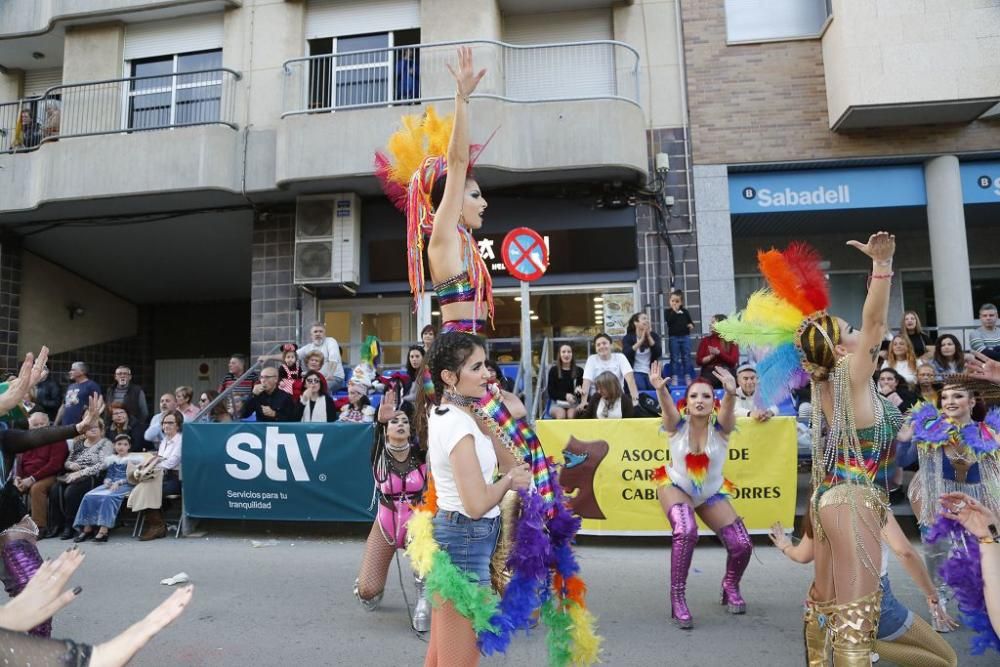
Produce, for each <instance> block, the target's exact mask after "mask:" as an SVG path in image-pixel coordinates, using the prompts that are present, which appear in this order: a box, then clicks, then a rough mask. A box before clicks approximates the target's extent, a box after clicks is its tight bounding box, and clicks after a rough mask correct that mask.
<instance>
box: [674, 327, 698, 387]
mask: <svg viewBox="0 0 1000 667" xmlns="http://www.w3.org/2000/svg"><path fill="white" fill-rule="evenodd" d="M670 376H671V378H672V379H674V380H681V379H685V378H693V377H694V367H693V366H692V365H691V337H690V336H671V337H670Z"/></svg>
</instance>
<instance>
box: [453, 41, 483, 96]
mask: <svg viewBox="0 0 1000 667" xmlns="http://www.w3.org/2000/svg"><path fill="white" fill-rule="evenodd" d="M446 67H447V68H448V71H449V72H451V75H452V76H453V77H455V84H456V85H457V86H458V94H459V95H461V96H462V97H468V96H469V95H471V94H472V93H473V92H475V90H476V86H478V85H479V82H480V80H482V78H483V77H484V76H486V70H485V69H481V70H479V73H478V74H477V73H476V72H475V70H474V69H473V67H472V48H471V47H468V46H460V47H458V71H457V72H456V71H455V69H454V68H452V66H451V65H448V64H446Z"/></svg>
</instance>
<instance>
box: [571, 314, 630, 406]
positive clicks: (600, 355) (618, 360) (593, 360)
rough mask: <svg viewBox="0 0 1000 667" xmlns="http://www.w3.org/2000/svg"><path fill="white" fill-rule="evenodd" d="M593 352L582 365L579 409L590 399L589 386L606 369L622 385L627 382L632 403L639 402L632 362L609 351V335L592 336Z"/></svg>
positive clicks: (619, 354)
mask: <svg viewBox="0 0 1000 667" xmlns="http://www.w3.org/2000/svg"><path fill="white" fill-rule="evenodd" d="M594 349H595V350H596V353H595V354H592V355H590V356H589V357H587V363H586V364H584V366H583V388H582V390H581V391H582V396H583V400H582V402H581V404H580V409H581V410H584V409H586V407H587V403H588V402H589V400H590V388H591V386H593V384H594V380H596V379H597V376H598V375H600V374H601V373H603V372H604V371H608V372H609V373H611V374H612V375H614V376H615V377H616V378H618V382H619V384H621V385H622V386H623V387H624V386H625V385H626V384H628V388H629V394H630V395H631V396H632V404H633V405H635V404H637V403H638V402H639V389H638V387H636V386H635V376H634V375H633V374H632V364H630V363H629V362H628V359H626V358H625V355H624V354H621V353H620V352H612V351H611V337H610V336H608V334H604V333H602V334H597V335H596V336H594Z"/></svg>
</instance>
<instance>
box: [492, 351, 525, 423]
mask: <svg viewBox="0 0 1000 667" xmlns="http://www.w3.org/2000/svg"><path fill="white" fill-rule="evenodd" d="M486 367H487V368H488V369H490V379H489V382H491V383H492V382H496V383H497V384H499V385H500V396H501V397H502V398H503V402H504V405H506V406H507V410H508V411H509V412H510V416H511V417H513V418H514V419H520V418H522V417H526V416H528V409H527V408H526V407H524V403H522V402H521V399H520V398H518V397H517V396H515V395H514V394H513V392H512V391H511V390H512V389H514V382H513V381H511V380H508V379H507V377H506V376H505V375H504V374H503V371H502V370H501V369H500V366H499V365H497V362H495V361H493V360H492V359H487V360H486Z"/></svg>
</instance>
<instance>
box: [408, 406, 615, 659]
mask: <svg viewBox="0 0 1000 667" xmlns="http://www.w3.org/2000/svg"><path fill="white" fill-rule="evenodd" d="M474 413H475V414H476V416H477V417H478V418H479V419H480V420H481V421H483V422H484V423H485V424H486V425H487V426H488V427H489V428H490V429H491V430H493V431H494V432H495V433H497V435H499V436H500V437H501V440H504V441H509V442H510V443H511V448H512V450H513V451H516V452H518V453H519V454H520V455H521V456H522V457H523V458H524V460H526V461H528V462H530V464H531V467H532V473H533V477H534V481H535V486H534V489H532V490H529V491H520V492H519V495H520V497H521V513H520V517H519V519H518V520H517V523H516V525H515V528H514V545H513V548H512V549H511V553H510V556H509V557H508V559H507V567H508V569H510V570H511V571H512V576H511V580H510V582H509V583H508V584H507V587H506V589H505V590H504V594H503V597H498V596H497V595H496V594H495V593H493V591H492V590H491V589H489V588H488V587H484V586H480V585H479V584H478V582H476V581H474V578H473V577H472V576H471V575H469V574H468V573H465V572H463V571H461V570H460V569H459V568H458V567H456V566H455V564H454V563H452V561H451V558H450V557H449V556H448V554H447V553H446V552H444V551H442V550H441V549H440V548H439V547H438V545H437V543H436V542H435V540H434V527H433V524H432V519H433V517H434V515H435V514H436V512H437V498H436V495H435V493H434V487H433V482H431V483H430V485H429V487H428V491H427V493H426V494H425V496H424V504H423V505H421V506H420V507H418V508H416V510H415V511H414V513H413V515H412V516H411V518H410V521H409V523H408V524H407V526H408V527H407V530H408V532H409V536H410V542H409V545H408V546H407V549H406V553H407V555H409V557H410V559H411V560H412V562H413V567H414V569H415V570H416V571H417V573H418V574H419V575H420V576H421V577H424V578H425V579H426V581H427V590H428V592H430V593H431V599H432V600H434V599H435V596H437V597H438V598H440V599H443V600H446V601H448V602H451V603H452V604H454V605H455V608H456V609H457V610H458V611H459V613H461V614H462V615H463V616H465V617H466V618H468V619H469V620H470V621H471V623H472V627H473V630H474V631H475V632H476V637H477V643H478V645H479V649H480V651H482V653H483V654H485V655H491V654H493V653H502V652H504V651H505V650H506V649H507V647H508V646H509V645H510V641H511V639H512V638H513V635H514V634H515V633H516V632H517V631H518V630H523V631H525V632H527V631H528V630H530V629H531V627H532V625H533V623H534V618H535V612H536V611H538V615H539V617H540V618H541V621H542V622H543V623H544V624H545V625H546V627H547V628H548V634H547V637H546V643H547V645H548V649H549V664H550V665H552V666H553V667H564V666H565V665H570V664H572V665H591V664H594V663H595V662H597V661H598V657H599V654H600V648H601V639H600V637H599V636H597V634H596V632H595V626H596V619H595V618H594V616H593V614H592V613H591V612H590V611H589V610H588V609H587V605H586V590H587V587H586V584H585V583H584V582H583V580H582V579H581V578H580V576H579V572H580V566H579V564H578V563H577V561H576V556H575V554H574V553H573V548H572V542H573V538H574V536H575V535H576V532H577V530H579V528H580V519H579V518H578V517H575V516H573V514H572V513H571V512H570V510H569V508H568V506H567V504H566V502H565V498H564V497H563V494H562V488H561V487H560V486H559V483H558V478H557V473H556V470H555V465H554V463H553V462H552V461H551V460H550V459H548V458H546V457H545V454H544V452H543V451H542V447H541V443H540V442H539V441H538V438H537V436H535V434H534V431H533V430H532V429H531V427H530V426H529V425H528V424H527V423H526V422H525V421H524V420H518V419H514V417H513V416H512V415H511V414H510V412H509V411H508V410H507V408H506V407H505V406H504V405H503V402H502V400H501V398H500V394H499V391H497V390H494V391H491V392H490V393H489V394H487V395H486V396H484V397H483V400H482V401H480V403H479V405H477V406H476V408H475V409H474Z"/></svg>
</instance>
